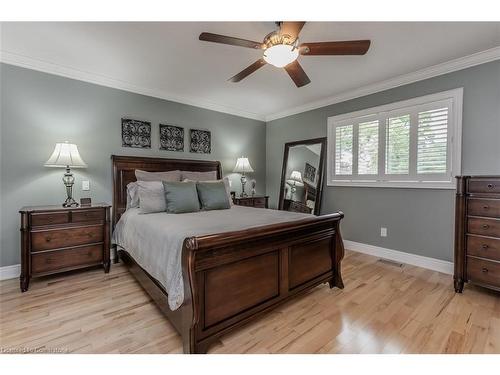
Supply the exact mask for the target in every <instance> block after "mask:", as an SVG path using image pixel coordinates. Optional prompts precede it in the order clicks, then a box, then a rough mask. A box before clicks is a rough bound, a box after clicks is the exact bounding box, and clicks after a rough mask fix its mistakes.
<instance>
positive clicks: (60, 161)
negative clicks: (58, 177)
mask: <svg viewBox="0 0 500 375" xmlns="http://www.w3.org/2000/svg"><path fill="white" fill-rule="evenodd" d="M45 166H46V167H57V168H66V173H64V176H63V178H62V180H63V183H64V186H66V194H67V198H66V201H65V202H64V203H63V207H78V203H77V202H76V201H75V200H74V199H73V184H74V183H75V178H74V177H73V173H71V170H70V168H86V167H87V164H85V162H84V161H83V160H82V158H81V157H80V154H79V153H78V147H77V146H76V145H75V144H72V143H68V142H64V143H56V147H55V148H54V152H53V153H52V155H51V156H50V158H49V160H47V161H46V162H45Z"/></svg>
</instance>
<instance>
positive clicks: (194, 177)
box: [181, 171, 217, 181]
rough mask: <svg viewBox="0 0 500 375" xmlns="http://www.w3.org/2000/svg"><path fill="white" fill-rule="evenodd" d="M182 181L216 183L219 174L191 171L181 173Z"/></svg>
mask: <svg viewBox="0 0 500 375" xmlns="http://www.w3.org/2000/svg"><path fill="white" fill-rule="evenodd" d="M181 174H182V180H185V179H187V180H191V181H215V180H217V172H216V171H210V172H191V171H181Z"/></svg>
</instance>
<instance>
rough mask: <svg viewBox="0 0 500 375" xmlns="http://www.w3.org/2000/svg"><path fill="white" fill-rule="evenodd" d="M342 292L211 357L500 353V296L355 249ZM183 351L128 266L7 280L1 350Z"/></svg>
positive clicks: (216, 349)
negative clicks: (459, 288) (457, 287)
mask: <svg viewBox="0 0 500 375" xmlns="http://www.w3.org/2000/svg"><path fill="white" fill-rule="evenodd" d="M343 274H344V283H345V286H346V287H345V289H344V290H338V289H333V290H332V289H329V288H328V286H327V285H322V286H319V287H317V288H315V289H314V290H312V291H311V292H309V293H308V294H306V295H304V296H302V297H298V298H296V299H295V300H294V301H291V302H289V303H286V304H284V305H282V306H280V307H278V308H277V309H276V310H274V311H273V312H270V313H268V314H267V315H265V316H264V317H262V318H261V319H259V320H257V321H254V322H252V323H249V324H248V325H246V326H244V327H243V328H241V329H238V330H236V331H234V332H232V333H230V334H228V335H226V336H224V337H223V338H222V339H221V342H220V344H217V345H214V346H212V347H211V348H210V349H209V353H500V293H498V292H493V291H489V290H486V289H483V288H479V287H474V286H471V285H467V286H466V287H465V291H464V294H461V295H460V294H455V293H454V291H453V282H452V277H451V276H450V275H444V274H440V273H438V272H433V271H429V270H426V269H423V268H418V267H413V266H407V265H405V266H403V267H398V266H396V265H392V264H387V263H385V262H380V261H378V260H377V259H376V258H374V257H370V256H368V255H364V254H359V253H354V252H350V251H348V252H347V253H346V258H345V260H344V262H343ZM23 350H24V351H32V350H36V351H38V352H68V353H181V352H182V343H181V339H180V337H179V336H178V335H177V333H176V332H175V330H174V329H173V327H172V326H171V325H170V323H169V322H168V321H167V320H166V319H165V318H164V317H163V315H162V314H161V313H160V311H159V310H158V309H157V308H156V307H155V305H154V304H153V302H152V301H151V300H150V299H149V297H148V296H147V295H146V293H145V292H143V290H142V289H141V287H140V286H139V285H138V284H137V283H136V282H135V280H134V279H133V277H132V276H131V275H130V274H129V273H128V271H127V270H126V268H124V267H123V266H120V265H113V266H112V267H111V272H110V273H109V274H104V273H103V272H102V269H96V270H93V271H87V272H78V273H72V274H66V275H61V276H57V277H50V278H44V279H34V280H33V281H32V284H31V286H30V289H29V291H28V292H26V293H24V294H21V292H20V291H19V283H18V280H7V281H3V282H1V283H0V352H16V351H21V352H22V351H23Z"/></svg>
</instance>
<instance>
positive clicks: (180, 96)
mask: <svg viewBox="0 0 500 375" xmlns="http://www.w3.org/2000/svg"><path fill="white" fill-rule="evenodd" d="M274 27H275V25H274V23H273V22H206V23H200V22H160V23H153V22H136V23H94V22H91V23H78V22H65V23H54V22H46V23H2V33H1V34H2V37H1V38H2V39H1V41H2V43H1V46H0V47H1V50H2V60H4V61H6V59H5V58H4V56H6V55H10V56H17V58H22V59H30V61H32V62H33V64H32V65H33V66H50V65H53V66H57V67H58V68H59V70H60V71H64V72H70V71H79V73H80V74H79V75H78V74H76V75H77V76H85V77H96V79H95V80H97V81H99V79H100V80H106V81H108V82H119V83H123V85H122V86H126V87H137V88H141V90H138V91H141V92H151V93H154V95H155V96H160V97H165V98H171V99H172V100H178V101H181V102H186V103H189V104H199V105H200V106H204V107H207V106H208V107H210V106H212V107H213V108H216V109H219V110H222V111H227V112H230V113H242V114H246V115H247V116H248V117H254V118H259V119H265V118H266V117H269V116H272V115H273V114H276V113H279V112H283V111H286V110H289V109H292V108H296V107H299V106H303V105H305V104H307V103H310V102H315V101H318V100H322V99H324V98H326V97H331V96H334V95H339V94H341V93H344V92H347V91H350V90H354V89H357V88H359V87H362V86H366V85H370V84H374V83H377V82H380V81H383V80H387V79H389V78H392V77H395V76H398V75H402V74H407V73H411V72H414V71H417V70H420V69H423V68H426V67H430V66H433V65H436V64H440V63H443V62H446V61H449V60H453V59H457V58H460V57H463V56H467V55H470V54H473V53H477V52H480V51H484V50H487V49H490V48H493V47H496V46H499V45H500V23H475V22H469V23H455V22H454V23H415V22H409V23H388V22H379V23H373V22H362V23H359V22H358V23H346V22H334V23H333V22H310V23H307V24H306V25H305V26H304V28H303V30H302V32H301V34H300V40H301V41H302V42H307V41H310V42H313V41H329V40H352V39H371V41H372V43H371V47H370V49H369V51H368V53H367V54H366V55H365V56H314V57H313V56H301V57H299V61H300V63H301V64H302V66H303V68H304V70H305V71H306V73H307V74H308V75H309V78H310V79H311V83H310V84H309V85H307V86H304V87H302V88H297V87H295V85H294V83H293V82H292V80H291V79H290V78H289V77H288V75H287V74H286V73H285V71H284V70H282V69H278V68H275V67H273V66H270V65H267V66H264V67H263V68H261V69H259V70H258V71H257V72H255V73H254V74H252V75H251V76H249V77H247V78H246V79H245V80H243V81H241V82H240V83H236V84H235V83H230V82H228V81H227V79H228V78H229V77H231V76H233V75H234V74H236V73H237V72H239V71H241V70H242V69H243V68H245V67H247V66H248V65H250V64H251V63H253V62H254V61H256V60H257V59H258V58H260V57H261V55H262V52H261V51H257V50H252V49H246V48H241V47H233V46H226V45H221V44H214V43H207V42H201V41H199V40H198V35H199V34H200V33H201V32H202V31H207V32H212V33H218V34H224V35H231V36H235V37H240V38H245V39H251V40H256V41H261V40H262V39H263V37H264V36H265V35H266V34H268V33H269V32H271V31H273V29H274ZM11 60H12V59H11ZM7 62H8V60H7ZM38 63H40V64H38ZM44 64H45V65H44ZM67 75H69V76H71V74H69V73H68V74H67ZM89 80H90V81H92V79H89ZM110 85H112V84H110ZM118 86H120V85H118Z"/></svg>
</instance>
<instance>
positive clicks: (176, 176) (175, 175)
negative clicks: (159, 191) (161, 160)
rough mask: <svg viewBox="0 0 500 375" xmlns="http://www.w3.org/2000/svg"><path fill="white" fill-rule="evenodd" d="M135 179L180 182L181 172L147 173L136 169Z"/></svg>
mask: <svg viewBox="0 0 500 375" xmlns="http://www.w3.org/2000/svg"><path fill="white" fill-rule="evenodd" d="M135 178H137V180H138V181H169V182H172V181H180V180H181V171H166V172H147V171H141V170H140V169H136V170H135Z"/></svg>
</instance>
